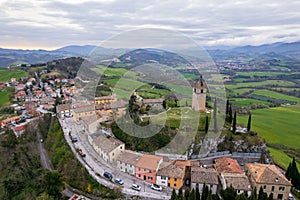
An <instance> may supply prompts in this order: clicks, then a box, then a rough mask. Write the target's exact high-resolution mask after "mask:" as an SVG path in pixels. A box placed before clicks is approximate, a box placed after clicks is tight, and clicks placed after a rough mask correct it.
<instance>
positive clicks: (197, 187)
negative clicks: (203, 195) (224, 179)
mask: <svg viewBox="0 0 300 200" xmlns="http://www.w3.org/2000/svg"><path fill="white" fill-rule="evenodd" d="M196 200H200V191H199V185H198V184H196Z"/></svg>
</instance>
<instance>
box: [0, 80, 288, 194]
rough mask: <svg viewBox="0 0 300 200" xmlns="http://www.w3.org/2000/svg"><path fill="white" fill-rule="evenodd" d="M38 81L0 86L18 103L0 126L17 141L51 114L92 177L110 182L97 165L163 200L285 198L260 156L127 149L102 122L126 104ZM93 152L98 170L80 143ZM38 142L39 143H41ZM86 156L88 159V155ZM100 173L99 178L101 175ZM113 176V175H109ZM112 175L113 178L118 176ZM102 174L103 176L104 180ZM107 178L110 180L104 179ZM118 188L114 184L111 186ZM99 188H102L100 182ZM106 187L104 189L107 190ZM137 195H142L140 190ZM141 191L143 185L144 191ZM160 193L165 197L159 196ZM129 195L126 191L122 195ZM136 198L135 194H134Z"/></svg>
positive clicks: (197, 87)
mask: <svg viewBox="0 0 300 200" xmlns="http://www.w3.org/2000/svg"><path fill="white" fill-rule="evenodd" d="M48 78H49V79H48V80H46V81H45V82H43V81H42V80H40V79H39V78H38V77H37V76H36V77H23V78H20V79H18V80H17V79H16V78H11V80H10V82H5V83H1V84H0V85H1V87H2V88H4V87H13V88H14V89H15V94H14V100H15V101H16V102H18V103H16V104H13V105H11V109H12V110H13V112H14V113H15V116H13V117H9V118H6V119H4V120H2V121H1V127H2V128H10V129H12V130H13V131H14V133H15V135H16V136H17V137H19V136H20V135H22V134H23V132H24V130H25V126H26V124H27V123H30V121H31V119H34V118H36V117H38V116H40V115H42V114H44V113H48V112H50V113H53V116H57V117H58V118H59V120H60V123H61V126H62V127H63V129H64V132H65V135H67V136H66V137H67V138H68V139H69V140H70V141H71V142H72V143H70V145H71V146H72V145H73V148H74V149H75V151H74V153H78V155H79V157H78V159H81V161H83V163H85V165H86V167H87V168H88V169H89V172H90V174H91V175H93V176H94V177H103V178H104V179H105V178H106V179H107V178H108V179H110V180H113V178H112V175H111V174H112V173H111V172H107V170H106V169H102V168H101V165H102V164H101V163H106V164H107V165H109V166H112V167H113V169H117V170H118V171H119V172H120V173H124V174H128V175H130V176H129V178H128V176H125V178H122V179H124V180H121V181H122V184H121V185H123V184H124V183H123V181H124V182H127V181H128V182H130V183H131V182H133V185H131V184H129V185H127V184H125V187H129V188H132V189H133V190H134V189H136V188H134V187H137V188H138V187H140V186H139V185H140V184H137V183H139V182H138V181H136V180H141V181H142V182H141V183H144V185H145V183H147V184H152V186H151V188H152V189H154V190H158V191H160V192H161V194H156V195H158V196H162V197H165V198H168V197H169V195H171V191H170V189H174V190H175V191H177V193H178V191H179V190H187V189H188V190H196V189H197V190H199V191H200V193H202V191H203V188H205V187H207V186H208V188H209V189H210V191H211V194H212V195H216V194H218V192H219V191H220V190H225V189H226V188H229V187H232V188H233V189H234V190H235V191H236V193H237V194H238V195H240V194H243V193H244V194H246V196H251V194H252V193H253V192H255V191H256V192H257V193H258V190H259V188H263V191H264V192H265V193H266V194H267V195H268V196H269V195H270V194H272V195H273V197H274V198H275V199H289V191H290V188H291V186H292V185H291V182H290V181H289V180H287V179H286V178H285V176H284V175H283V174H282V172H281V170H280V169H279V168H278V167H276V166H275V165H272V164H263V163H261V162H262V159H261V154H260V153H234V152H229V151H228V152H219V153H215V154H209V155H207V156H206V157H204V158H197V159H189V158H188V157H187V156H182V157H180V156H179V157H178V158H177V159H176V158H174V156H168V155H166V154H153V153H145V152H135V151H131V150H127V149H126V146H125V143H124V142H122V141H120V140H118V139H117V138H115V137H114V134H113V132H112V131H111V130H110V129H109V128H106V127H104V126H101V124H102V123H104V122H105V123H107V122H113V121H114V120H115V118H118V117H121V116H122V115H124V113H125V112H126V108H127V102H125V101H124V100H119V99H118V98H117V96H116V95H115V94H111V95H108V96H101V97H95V98H94V101H87V100H85V101H75V102H72V97H73V95H75V94H76V93H77V88H76V87H75V83H74V79H66V78H64V79H60V78H55V77H51V76H50V77H48ZM206 92H207V86H206V84H205V82H204V80H203V79H202V77H200V79H199V80H198V81H196V82H195V84H194V86H193V99H192V108H193V109H194V110H195V111H205V110H206V108H205V105H206V103H205V100H206ZM134 95H135V97H136V99H138V103H139V105H141V106H150V107H162V104H163V103H164V98H157V99H143V98H142V97H140V96H139V95H137V94H134ZM80 138H85V140H86V141H88V143H87V144H84V145H90V147H92V149H93V151H94V152H95V153H96V154H97V155H96V156H97V157H98V158H100V160H101V161H99V162H100V163H99V164H98V166H95V165H94V163H93V162H94V161H89V159H87V158H88V157H91V158H92V159H91V160H93V158H94V160H95V159H97V158H95V157H93V156H94V154H93V153H91V150H89V148H85V147H84V145H79V143H81V142H82V143H84V142H83V141H84V139H80ZM41 142H42V141H41ZM89 154H90V155H89ZM100 169H101V170H102V171H103V173H100V171H101V170H100ZM114 172H115V171H114ZM119 172H118V173H117V174H118V176H120V177H123V176H121V175H120V174H119ZM105 173H106V175H105ZM107 174H110V176H111V177H107V176H108V175H107ZM118 180H120V179H118ZM115 183H117V182H115ZM104 184H107V183H106V182H104ZM107 186H108V187H109V185H107ZM137 190H138V192H140V193H137V195H141V196H145V194H146V195H147V193H145V194H143V193H142V191H140V189H137ZM144 192H147V191H145V186H144ZM164 192H165V193H164ZM127 193H129V194H131V192H127ZM134 194H135V193H134Z"/></svg>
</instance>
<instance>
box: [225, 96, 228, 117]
mask: <svg viewBox="0 0 300 200" xmlns="http://www.w3.org/2000/svg"><path fill="white" fill-rule="evenodd" d="M228 113H229V100H228V99H227V101H226V111H225V114H226V115H228Z"/></svg>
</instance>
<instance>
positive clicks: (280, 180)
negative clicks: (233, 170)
mask: <svg viewBox="0 0 300 200" xmlns="http://www.w3.org/2000/svg"><path fill="white" fill-rule="evenodd" d="M246 169H247V171H248V172H249V173H250V174H251V176H252V177H253V178H254V180H255V181H256V182H257V183H265V184H278V185H291V183H290V182H289V181H288V180H287V179H286V178H285V176H284V175H283V174H282V173H281V172H280V171H279V169H278V168H277V167H276V166H275V165H266V164H246Z"/></svg>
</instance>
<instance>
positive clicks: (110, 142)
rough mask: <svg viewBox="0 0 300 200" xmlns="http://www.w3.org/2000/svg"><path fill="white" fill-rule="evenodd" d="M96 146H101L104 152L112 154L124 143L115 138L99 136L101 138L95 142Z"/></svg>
mask: <svg viewBox="0 0 300 200" xmlns="http://www.w3.org/2000/svg"><path fill="white" fill-rule="evenodd" d="M94 144H95V145H97V146H99V147H100V148H101V149H102V150H103V151H104V152H106V153H110V152H111V151H113V150H114V149H115V148H118V147H119V146H120V145H122V144H124V143H123V142H121V141H120V140H118V139H116V138H114V137H106V136H104V135H102V134H99V136H98V137H97V138H96V139H95V140H94Z"/></svg>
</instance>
